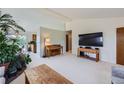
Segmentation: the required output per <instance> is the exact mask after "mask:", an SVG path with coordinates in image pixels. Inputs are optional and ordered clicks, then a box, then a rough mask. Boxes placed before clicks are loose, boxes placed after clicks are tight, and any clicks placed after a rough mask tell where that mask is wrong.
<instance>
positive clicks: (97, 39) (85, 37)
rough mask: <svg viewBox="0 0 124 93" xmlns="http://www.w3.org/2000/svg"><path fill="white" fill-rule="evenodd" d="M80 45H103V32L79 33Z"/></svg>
mask: <svg viewBox="0 0 124 93" xmlns="http://www.w3.org/2000/svg"><path fill="white" fill-rule="evenodd" d="M79 46H95V47H102V46H103V33H102V32H97V33H90V34H79Z"/></svg>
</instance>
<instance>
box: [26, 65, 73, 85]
mask: <svg viewBox="0 0 124 93" xmlns="http://www.w3.org/2000/svg"><path fill="white" fill-rule="evenodd" d="M25 79H26V80H25V83H26V84H72V82H71V81H69V80H67V79H66V78H65V77H63V76H62V75H60V74H59V73H57V72H56V71H54V70H53V69H51V68H50V67H48V66H47V65H45V64H43V65H40V66H38V67H35V68H32V69H28V70H25Z"/></svg>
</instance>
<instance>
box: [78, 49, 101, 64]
mask: <svg viewBox="0 0 124 93" xmlns="http://www.w3.org/2000/svg"><path fill="white" fill-rule="evenodd" d="M80 52H84V53H85V52H87V53H92V54H96V58H92V57H89V56H86V55H84V56H81V55H80ZM77 56H78V57H83V58H88V59H91V60H95V61H96V62H98V61H99V50H97V49H88V48H78V51H77Z"/></svg>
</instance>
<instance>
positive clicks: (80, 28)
mask: <svg viewBox="0 0 124 93" xmlns="http://www.w3.org/2000/svg"><path fill="white" fill-rule="evenodd" d="M118 27H124V18H103V19H80V20H74V21H72V22H70V23H67V25H66V28H67V29H66V30H70V29H71V30H72V53H73V54H77V48H78V47H79V46H78V40H79V38H78V34H85V33H93V32H103V39H104V42H103V44H104V47H102V48H100V60H102V61H106V62H110V63H116V28H118Z"/></svg>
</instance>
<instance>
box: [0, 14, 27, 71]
mask: <svg viewBox="0 0 124 93" xmlns="http://www.w3.org/2000/svg"><path fill="white" fill-rule="evenodd" d="M11 31H14V32H15V33H19V31H23V32H25V30H24V29H23V28H22V27H21V26H19V25H18V24H17V23H16V22H15V21H14V20H13V19H12V16H11V15H9V14H3V15H0V65H1V66H6V69H7V68H8V66H9V70H10V71H13V70H12V68H15V66H14V64H15V63H16V61H17V60H18V59H17V54H18V52H19V45H18V42H17V39H16V38H10V37H9V32H11Z"/></svg>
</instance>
